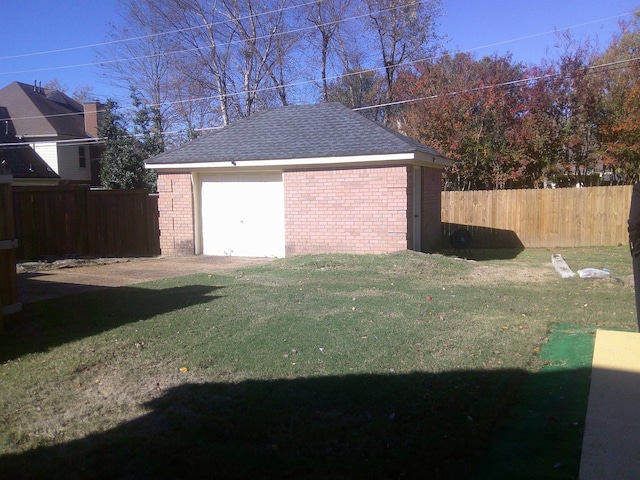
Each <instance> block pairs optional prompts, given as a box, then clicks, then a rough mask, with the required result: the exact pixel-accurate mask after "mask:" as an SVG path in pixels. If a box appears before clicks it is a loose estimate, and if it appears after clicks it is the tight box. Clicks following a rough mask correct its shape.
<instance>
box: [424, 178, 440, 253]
mask: <svg viewBox="0 0 640 480" xmlns="http://www.w3.org/2000/svg"><path fill="white" fill-rule="evenodd" d="M441 191H442V171H441V170H440V169H438V168H425V167H422V237H421V241H422V251H423V252H436V251H438V250H439V248H440V242H441V235H442V233H441V228H442V219H441V216H440V214H441V209H442V195H441Z"/></svg>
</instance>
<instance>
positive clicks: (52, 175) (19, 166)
mask: <svg viewBox="0 0 640 480" xmlns="http://www.w3.org/2000/svg"><path fill="white" fill-rule="evenodd" d="M7 116H8V113H7V110H6V109H5V108H4V107H0V118H6V117H7ZM0 175H12V177H13V184H14V185H57V184H58V183H59V182H60V180H61V179H60V176H59V175H58V174H56V172H54V171H53V170H52V169H51V167H49V165H47V163H46V162H45V161H44V160H43V159H42V158H41V157H40V155H38V154H37V153H36V151H35V150H34V149H33V148H31V147H29V146H28V145H23V144H22V143H21V142H20V140H18V139H17V138H16V137H15V136H14V135H13V125H12V124H11V122H10V121H8V120H5V122H4V123H3V124H2V128H1V129H0Z"/></svg>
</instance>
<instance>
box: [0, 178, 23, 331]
mask: <svg viewBox="0 0 640 480" xmlns="http://www.w3.org/2000/svg"><path fill="white" fill-rule="evenodd" d="M12 180H13V178H12V177H11V176H10V175H0V329H1V328H2V317H4V316H7V315H11V314H14V313H18V312H20V310H21V309H22V306H21V305H20V303H18V286H17V276H16V248H17V247H18V241H17V240H16V238H15V232H14V226H13V205H12V201H11V182H12Z"/></svg>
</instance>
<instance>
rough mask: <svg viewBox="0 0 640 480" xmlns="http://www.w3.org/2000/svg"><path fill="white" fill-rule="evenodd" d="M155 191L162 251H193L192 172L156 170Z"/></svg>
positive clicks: (182, 252)
mask: <svg viewBox="0 0 640 480" xmlns="http://www.w3.org/2000/svg"><path fill="white" fill-rule="evenodd" d="M158 192H159V194H160V195H159V197H158V211H159V212H160V217H159V225H160V250H161V252H162V255H171V256H180V255H193V254H194V253H195V242H194V229H193V193H192V186H191V175H190V174H188V173H160V172H159V173H158Z"/></svg>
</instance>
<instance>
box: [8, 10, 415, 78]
mask: <svg viewBox="0 0 640 480" xmlns="http://www.w3.org/2000/svg"><path fill="white" fill-rule="evenodd" d="M322 1H324V0H313V1H311V2H307V3H301V4H296V5H291V6H288V7H282V8H278V9H276V10H270V11H267V12H259V13H256V14H255V15H246V16H244V17H238V19H237V20H246V19H248V18H251V17H254V16H255V17H259V16H263V15H270V14H272V13H278V12H281V11H286V10H291V9H294V8H300V7H306V6H309V5H314V4H316V3H320V2H322ZM423 1H424V0H423ZM230 21H231V20H221V21H219V22H213V23H206V24H204V25H197V26H193V27H185V28H178V29H175V30H168V31H166V32H158V33H150V34H149V35H140V36H137V37H129V38H123V39H119V40H110V41H106V42H100V43H90V44H87V45H78V46H74V47H66V48H58V49H55V50H45V51H41V52H31V53H21V54H17V55H7V56H5V57H0V61H1V60H13V59H17V58H25V57H35V56H39V55H50V54H55V53H64V52H72V51H75V50H84V49H87V48H97V47H105V46H109V45H115V44H118V43H127V42H134V41H138V40H146V39H149V38H155V37H161V36H163V35H173V34H176V33H182V32H187V31H189V30H197V29H200V28H209V27H213V26H215V25H222V24H224V23H228V22H230ZM60 68H66V67H60ZM9 73H11V72H9Z"/></svg>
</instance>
